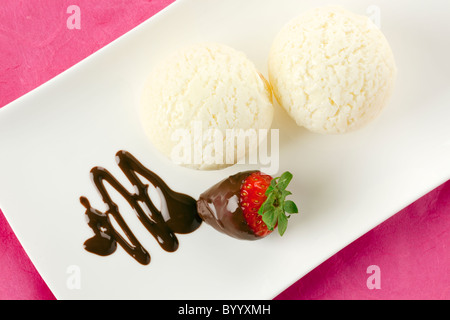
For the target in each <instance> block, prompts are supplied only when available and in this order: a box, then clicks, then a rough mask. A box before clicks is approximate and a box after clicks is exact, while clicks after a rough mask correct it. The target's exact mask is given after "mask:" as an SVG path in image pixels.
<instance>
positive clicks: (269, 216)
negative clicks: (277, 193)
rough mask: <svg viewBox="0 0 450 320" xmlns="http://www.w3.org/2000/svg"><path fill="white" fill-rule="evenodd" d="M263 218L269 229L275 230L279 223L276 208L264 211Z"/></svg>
mask: <svg viewBox="0 0 450 320" xmlns="http://www.w3.org/2000/svg"><path fill="white" fill-rule="evenodd" d="M262 220H263V221H264V223H265V224H266V225H267V229H269V230H273V229H274V228H275V225H276V224H277V216H276V214H275V209H274V208H273V207H272V208H271V209H270V210H269V211H266V212H264V214H263V216H262Z"/></svg>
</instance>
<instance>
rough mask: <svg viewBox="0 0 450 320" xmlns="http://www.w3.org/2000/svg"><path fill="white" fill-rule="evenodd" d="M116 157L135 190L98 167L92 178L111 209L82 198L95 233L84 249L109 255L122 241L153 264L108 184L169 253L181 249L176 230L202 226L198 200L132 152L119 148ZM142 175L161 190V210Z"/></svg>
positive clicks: (133, 253)
mask: <svg viewBox="0 0 450 320" xmlns="http://www.w3.org/2000/svg"><path fill="white" fill-rule="evenodd" d="M116 160H117V162H118V165H119V167H120V169H122V171H123V173H124V174H125V175H126V177H127V178H128V180H129V181H130V182H131V184H132V185H133V187H134V190H135V193H130V192H129V191H128V190H127V189H126V188H125V187H124V186H123V185H121V184H120V183H119V182H118V181H117V179H116V178H115V177H114V176H113V175H112V174H111V173H109V172H108V171H107V170H106V169H104V168H101V167H95V168H93V169H92V170H91V178H92V181H93V183H94V185H95V186H96V188H97V190H98V192H99V193H100V196H101V198H102V200H103V202H104V203H105V204H106V205H107V208H108V209H107V211H106V212H101V211H99V210H97V209H94V208H92V207H91V205H90V203H89V200H88V199H87V198H85V197H81V198H80V202H81V204H82V205H83V206H84V207H85V208H86V218H87V221H88V225H89V227H90V228H91V229H92V231H93V232H94V234H95V235H94V236H93V237H92V238H90V239H88V240H86V242H85V243H84V248H85V249H86V250H87V251H89V252H91V253H95V254H97V255H100V256H107V255H110V254H113V253H114V252H115V251H116V249H117V244H119V245H120V246H121V247H122V248H123V249H124V250H125V251H126V252H127V253H128V254H129V255H130V256H132V257H133V258H134V259H136V261H138V262H139V263H141V264H144V265H147V264H149V263H150V254H149V253H148V252H147V251H146V250H145V248H144V247H143V246H142V245H141V244H140V242H139V240H138V239H137V238H136V237H135V236H134V234H133V232H132V231H131V230H130V228H129V227H128V225H127V224H126V222H125V220H124V219H123V217H122V215H121V214H120V212H119V207H118V206H117V205H116V204H115V203H114V201H113V200H112V199H111V197H110V195H109V194H108V192H107V190H106V186H105V183H108V184H109V185H110V186H111V187H113V188H114V189H115V190H116V191H117V192H118V193H119V194H120V195H121V196H122V197H123V198H124V199H125V200H126V201H127V202H128V204H129V205H130V206H131V207H132V208H133V210H134V212H135V213H136V216H137V217H138V218H139V220H140V222H141V223H142V224H143V225H144V226H145V228H146V229H147V230H148V231H149V232H150V233H151V234H152V235H153V237H154V238H155V239H156V240H157V241H158V243H159V245H160V246H161V248H163V249H164V250H166V251H168V252H173V251H176V250H177V249H178V239H177V237H176V235H175V233H180V234H184V233H190V232H193V231H194V230H196V229H197V228H198V227H199V226H200V224H201V223H202V220H201V219H200V217H199V216H198V214H197V208H196V201H195V199H193V198H191V197H189V196H188V195H185V194H181V193H178V192H175V191H173V190H172V189H170V188H169V187H168V186H167V184H165V183H164V181H163V180H162V179H161V178H160V177H159V176H158V175H156V174H155V173H154V172H152V171H150V170H149V169H147V168H146V167H144V166H143V165H142V164H141V163H140V162H139V161H138V160H136V158H134V157H133V156H132V155H131V154H130V153H128V152H126V151H119V152H118V153H117V155H116ZM138 174H139V175H140V176H142V177H144V178H145V179H147V180H148V181H149V182H150V183H151V184H152V185H153V186H154V187H155V188H156V190H157V191H158V193H159V195H160V197H161V204H162V205H161V210H158V209H157V208H156V207H155V205H154V204H153V202H152V200H151V199H150V197H149V195H148V185H147V184H144V183H143V182H142V181H141V179H140V178H139V177H138ZM145 208H146V209H147V210H145ZM110 217H113V219H114V220H115V221H116V222H117V224H118V225H119V226H120V228H121V229H122V231H123V233H124V234H125V236H126V237H122V236H121V234H120V233H119V232H117V230H116V229H115V228H114V227H113V225H112V224H111V220H110Z"/></svg>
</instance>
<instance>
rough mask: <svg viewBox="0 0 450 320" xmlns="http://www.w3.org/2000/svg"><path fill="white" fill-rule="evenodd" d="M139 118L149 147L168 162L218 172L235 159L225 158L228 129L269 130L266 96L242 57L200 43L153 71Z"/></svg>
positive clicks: (261, 80) (270, 106)
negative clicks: (154, 149) (153, 148)
mask: <svg viewBox="0 0 450 320" xmlns="http://www.w3.org/2000/svg"><path fill="white" fill-rule="evenodd" d="M140 116H141V120H142V124H143V127H144V129H145V132H146V133H147V135H148V137H149V139H150V140H151V142H152V143H153V144H154V146H155V147H156V148H157V149H158V150H160V151H161V152H162V153H163V154H164V155H166V156H167V157H169V158H171V159H172V160H173V161H174V162H176V163H178V164H181V165H185V166H188V167H191V168H195V169H201V170H203V169H205V170H210V169H220V168H224V167H226V166H228V165H231V164H234V163H236V161H238V160H239V159H238V157H237V154H238V153H237V152H235V154H234V157H232V161H230V159H227V158H226V157H227V156H228V154H226V152H225V151H224V150H225V146H226V145H227V132H228V131H229V130H239V129H241V130H250V129H251V130H258V129H269V128H270V126H271V124H272V119H273V104H272V91H271V89H270V86H269V84H268V82H267V81H266V80H265V79H264V77H263V76H262V75H261V74H260V73H259V72H258V70H257V69H256V67H255V65H254V64H253V63H252V62H251V61H250V60H249V59H248V58H247V57H246V56H245V54H244V53H242V52H239V51H237V50H235V49H233V48H230V47H228V46H225V45H222V44H218V43H201V44H196V45H192V46H189V47H185V48H182V49H180V50H178V51H177V52H175V53H174V54H172V55H171V56H169V57H168V58H167V59H165V60H164V61H162V62H161V63H160V64H158V65H157V66H156V67H155V68H154V70H153V71H152V72H151V74H150V76H149V79H148V81H147V83H146V85H145V89H144V92H143V96H142V100H141V105H140ZM234 149H235V150H236V148H234ZM221 159H222V161H221Z"/></svg>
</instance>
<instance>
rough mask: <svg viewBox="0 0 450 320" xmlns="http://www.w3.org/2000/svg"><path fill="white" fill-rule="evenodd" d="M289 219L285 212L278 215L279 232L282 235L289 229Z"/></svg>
mask: <svg viewBox="0 0 450 320" xmlns="http://www.w3.org/2000/svg"><path fill="white" fill-rule="evenodd" d="M287 225H288V220H287V217H286V215H285V214H284V213H282V214H280V215H278V233H279V234H280V236H283V234H284V232H285V231H286V229H287Z"/></svg>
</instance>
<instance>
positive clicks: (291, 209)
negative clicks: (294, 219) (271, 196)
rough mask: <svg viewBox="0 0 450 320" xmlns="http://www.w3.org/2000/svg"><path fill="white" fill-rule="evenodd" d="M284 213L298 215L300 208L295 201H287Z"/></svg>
mask: <svg viewBox="0 0 450 320" xmlns="http://www.w3.org/2000/svg"><path fill="white" fill-rule="evenodd" d="M284 211H286V212H287V213H298V208H297V205H296V204H295V203H294V201H291V200H287V201H285V202H284Z"/></svg>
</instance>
